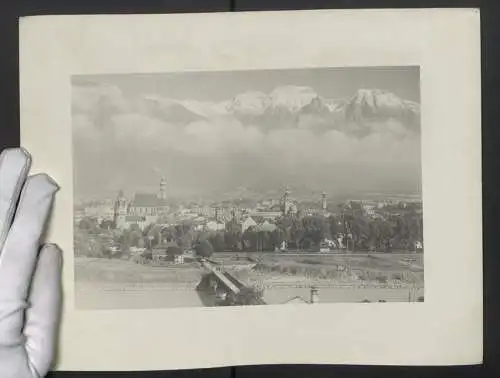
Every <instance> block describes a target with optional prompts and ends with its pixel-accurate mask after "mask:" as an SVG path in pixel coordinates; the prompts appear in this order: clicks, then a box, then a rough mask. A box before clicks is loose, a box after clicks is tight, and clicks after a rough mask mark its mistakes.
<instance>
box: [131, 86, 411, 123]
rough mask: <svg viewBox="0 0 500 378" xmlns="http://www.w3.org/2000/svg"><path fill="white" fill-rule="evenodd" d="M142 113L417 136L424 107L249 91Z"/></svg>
mask: <svg viewBox="0 0 500 378" xmlns="http://www.w3.org/2000/svg"><path fill="white" fill-rule="evenodd" d="M140 108H141V111H145V112H147V113H148V114H149V115H150V116H154V117H157V118H159V119H161V120H164V121H168V122H173V123H183V124H187V123H190V122H193V121H198V120H204V119H212V118H215V117H227V116H231V117H235V118H236V119H238V120H239V121H241V122H242V123H244V124H253V125H256V126H263V127H265V128H267V129H270V128H272V129H275V128H293V127H297V128H300V127H304V124H308V125H309V126H310V125H313V126H314V127H316V128H319V129H324V128H337V127H343V128H348V127H349V125H352V124H357V125H358V126H359V125H362V124H364V123H369V122H383V121H387V120H390V119H392V120H396V121H399V122H401V123H402V124H403V125H405V126H406V127H408V128H409V129H413V130H418V129H419V125H420V105H419V104H418V103H416V102H412V101H408V100H405V99H402V98H400V97H398V96H396V95H395V94H393V93H390V92H387V91H383V90H379V89H360V90H358V91H357V92H356V93H354V95H353V96H352V97H349V98H343V99H327V98H324V97H322V96H320V95H318V94H317V93H316V92H315V91H314V90H313V89H312V88H309V87H304V86H281V87H277V88H275V89H274V90H273V91H271V92H270V93H263V92H258V91H248V92H245V93H241V94H238V95H237V96H235V97H234V98H232V99H230V100H228V101H224V102H202V101H195V100H175V99H168V98H162V97H155V96H149V97H144V98H143V99H142V100H141V105H140Z"/></svg>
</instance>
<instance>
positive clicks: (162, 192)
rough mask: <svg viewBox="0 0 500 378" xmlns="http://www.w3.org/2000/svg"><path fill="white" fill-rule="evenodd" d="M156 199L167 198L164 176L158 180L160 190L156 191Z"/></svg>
mask: <svg viewBox="0 0 500 378" xmlns="http://www.w3.org/2000/svg"><path fill="white" fill-rule="evenodd" d="M158 199H160V200H163V201H165V200H166V199H167V181H166V180H165V177H162V178H161V180H160V191H159V192H158Z"/></svg>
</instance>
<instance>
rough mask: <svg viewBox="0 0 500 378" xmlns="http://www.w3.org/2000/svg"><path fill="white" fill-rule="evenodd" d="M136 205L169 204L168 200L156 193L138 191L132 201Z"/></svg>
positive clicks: (158, 205)
mask: <svg viewBox="0 0 500 378" xmlns="http://www.w3.org/2000/svg"><path fill="white" fill-rule="evenodd" d="M131 205H132V206H136V207H163V206H167V202H166V201H165V200H162V199H160V198H158V197H157V196H156V194H149V193H136V194H135V196H134V199H133V200H132V203H131Z"/></svg>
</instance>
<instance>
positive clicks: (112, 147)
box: [72, 82, 420, 196]
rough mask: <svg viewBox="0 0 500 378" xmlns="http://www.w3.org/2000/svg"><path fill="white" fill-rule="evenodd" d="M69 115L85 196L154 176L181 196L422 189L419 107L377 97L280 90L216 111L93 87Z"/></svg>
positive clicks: (75, 98)
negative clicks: (286, 189) (285, 189)
mask: <svg viewBox="0 0 500 378" xmlns="http://www.w3.org/2000/svg"><path fill="white" fill-rule="evenodd" d="M72 113H73V125H72V127H73V140H74V154H75V180H76V181H77V182H78V185H77V188H78V190H81V191H82V193H79V194H81V195H91V194H98V193H96V191H97V190H101V191H104V192H110V193H112V192H115V191H116V190H119V189H120V187H136V188H140V187H142V186H148V185H149V186H151V187H155V186H156V185H157V173H156V172H155V169H156V170H157V171H158V170H160V171H162V172H163V173H164V174H165V175H166V177H167V181H168V182H169V192H170V193H171V194H172V195H175V196H183V195H204V194H207V195H215V194H216V193H221V192H224V193H227V192H230V191H231V190H232V188H233V187H235V186H244V187H247V188H250V189H251V190H255V191H266V190H271V189H272V188H275V187H276V186H279V187H282V186H283V185H291V186H295V187H296V188H297V190H298V191H299V192H300V190H327V191H345V192H349V191H353V190H358V191H359V190H367V191H370V190H372V191H373V190H386V191H390V190H395V191H396V190H398V191H412V190H417V189H418V186H419V185H420V107H419V105H418V104H416V103H414V102H411V101H408V100H405V99H401V98H399V97H397V96H396V95H394V94H392V93H388V92H386V91H380V90H377V89H360V90H358V91H357V92H355V93H352V94H350V96H348V97H346V98H341V99H327V98H323V97H322V96H320V95H319V94H317V93H316V92H315V91H314V88H309V87H298V86H281V87H277V88H275V89H274V91H272V92H270V93H261V92H252V91H249V92H248V93H237V94H235V95H234V96H233V97H230V98H227V99H226V100H225V101H216V102H214V101H198V100H180V99H173V98H167V97H165V96H162V95H158V94H155V93H140V94H135V95H130V94H128V93H127V94H125V93H123V92H122V90H121V89H120V88H119V87H118V86H116V85H111V84H103V83H99V82H95V83H92V82H88V83H84V84H82V83H79V84H75V85H73V91H72ZM96 167H98V169H96ZM151 167H154V168H155V169H152V168H151ZM96 182H99V183H100V184H102V185H99V187H96V185H95V184H96ZM101 193H102V192H101ZM101 193H99V194H101Z"/></svg>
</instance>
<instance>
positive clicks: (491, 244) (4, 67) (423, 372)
mask: <svg viewBox="0 0 500 378" xmlns="http://www.w3.org/2000/svg"><path fill="white" fill-rule="evenodd" d="M442 7H478V8H480V9H481V24H482V26H481V33H482V101H483V112H482V135H483V138H482V143H483V145H482V146H483V201H484V205H483V219H484V225H483V230H484V282H485V288H484V301H485V312H484V325H485V331H484V364H483V365H481V366H466V367H375V366H317V365H314V366H310V365H302V366H290V365H287V366H245V367H228V368H220V369H206V370H185V371H164V372H135V373H123V372H117V373H110V372H107V373H98V372H86V373H79V372H71V373H69V372H68V373H67V372H58V373H51V374H49V377H53V378H64V377H97V378H100V377H125V378H126V377H151V378H152V377H169V378H188V377H189V378H236V377H237V378H254V377H255V378H257V377H262V378H268V377H289V378H292V377H293V378H299V377H310V378H313V377H334V376H335V377H349V378H350V377H353V378H354V377H356V378H358V377H359V378H364V377H384V378H392V377H415V378H416V377H434V376H436V377H440V376H449V377H467V378H469V377H470V378H472V377H474V378H476V377H486V376H488V377H490V376H491V377H500V347H499V341H500V327H499V324H500V321H498V320H499V319H500V311H499V306H498V303H499V292H500V285H499V282H498V280H495V278H496V276H498V274H496V273H497V269H498V268H499V267H500V259H499V255H500V253H498V251H499V250H500V246H499V240H500V239H499V238H497V237H496V234H497V233H498V231H497V232H495V231H496V230H497V227H499V226H498V225H497V221H496V219H497V214H499V213H500V207H499V201H498V196H499V194H498V193H497V188H498V185H497V182H498V180H497V179H498V175H499V173H500V169H499V168H500V161H499V159H498V157H497V156H498V155H497V154H496V150H497V149H498V148H497V147H499V145H500V143H499V134H498V132H497V128H498V126H497V124H496V123H498V121H499V120H500V95H499V93H500V92H499V88H500V74H499V71H498V67H500V49H499V47H500V27H499V25H500V1H499V0H491V1H486V0H485V1H480V0H476V1H460V0H455V1H428V0H420V1H418V0H413V1H406V0H338V1H326V0H324V1H318V0H315V1H307V0H304V1H299V0H279V1H278V0H267V1H266V0H232V1H224V0H163V1H160V0H156V1H153V0H136V1H132V0H121V1H117V0H100V1H99V0H72V1H68V0H38V1H35V0H17V1H14V0H2V2H1V3H0V38H1V40H0V41H1V44H0V46H1V54H0V57H1V58H0V75H1V76H0V77H1V79H0V150H1V149H3V148H6V147H16V146H19V94H18V93H19V85H18V78H19V75H18V29H17V20H18V17H20V16H27V15H41V14H82V13H83V14H98V13H104V14H106V13H107V14H115V13H179V12H221V11H222V12H228V11H261V10H284V9H320V8H323V9H325V8H442ZM463 90H467V88H463ZM47 147H48V148H57V146H47ZM457 153H460V152H459V151H457ZM35 159H36V157H35ZM0 184H1V183H0ZM457 216H460V213H459V211H458V210H457ZM464 222H467V219H464ZM443 326H446V325H443ZM409 342H411V340H409ZM429 342H432V341H431V340H430V341H429ZM154 347H155V348H158V347H159V346H158V345H155V346H154ZM170 347H175V340H170V341H169V342H168V345H166V346H165V355H168V349H169V348H170Z"/></svg>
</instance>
